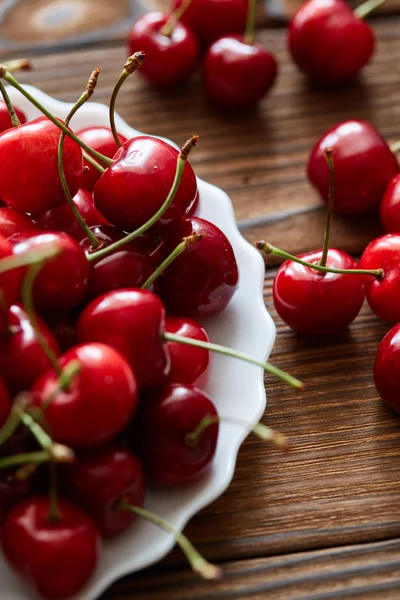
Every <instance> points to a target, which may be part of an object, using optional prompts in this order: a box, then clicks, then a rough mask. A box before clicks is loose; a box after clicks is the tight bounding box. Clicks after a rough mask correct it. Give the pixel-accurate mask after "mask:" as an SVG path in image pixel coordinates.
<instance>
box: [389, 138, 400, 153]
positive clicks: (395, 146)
mask: <svg viewBox="0 0 400 600" xmlns="http://www.w3.org/2000/svg"><path fill="white" fill-rule="evenodd" d="M390 149H391V151H392V152H393V154H396V153H397V152H399V151H400V140H399V141H398V142H395V143H394V144H391V145H390Z"/></svg>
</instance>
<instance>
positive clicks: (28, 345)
mask: <svg viewBox="0 0 400 600" xmlns="http://www.w3.org/2000/svg"><path fill="white" fill-rule="evenodd" d="M8 322H9V326H10V330H9V332H6V333H3V334H0V374H1V376H2V377H3V378H4V381H5V382H6V384H7V386H8V388H9V389H10V391H11V392H12V393H13V394H17V393H18V392H21V391H22V390H30V389H31V387H32V385H33V383H34V382H35V381H36V379H37V378H38V377H39V375H41V374H42V373H43V372H44V371H46V370H47V369H48V368H49V367H50V362H49V359H48V358H47V356H46V354H45V353H44V352H43V350H42V347H41V345H40V344H39V342H38V339H37V335H36V332H35V329H34V327H33V326H32V323H31V321H30V319H29V317H28V315H27V314H26V312H25V310H24V309H23V308H22V306H21V305H19V304H13V305H12V306H11V307H10V310H9V311H8ZM38 326H39V330H40V334H41V336H42V337H43V338H44V340H45V341H46V343H47V344H48V346H49V347H50V349H51V350H52V351H53V353H54V354H55V355H56V356H58V355H59V354H60V349H59V347H58V344H57V342H56V340H55V339H54V337H53V336H52V334H51V332H50V330H49V329H48V327H47V325H46V324H45V323H44V321H42V319H40V318H39V317H38Z"/></svg>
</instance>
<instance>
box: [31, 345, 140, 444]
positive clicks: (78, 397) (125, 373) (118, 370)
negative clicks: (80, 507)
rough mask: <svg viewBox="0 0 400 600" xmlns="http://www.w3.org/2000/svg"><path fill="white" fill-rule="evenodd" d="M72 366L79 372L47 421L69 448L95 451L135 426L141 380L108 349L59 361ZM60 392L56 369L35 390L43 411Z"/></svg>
mask: <svg viewBox="0 0 400 600" xmlns="http://www.w3.org/2000/svg"><path fill="white" fill-rule="evenodd" d="M72 360H77V361H78V362H79V363H80V371H79V373H78V374H77V375H76V376H75V377H74V378H73V380H72V383H71V384H70V386H69V387H68V389H64V390H61V391H58V392H57V393H56V394H55V397H54V400H53V401H52V402H51V404H50V405H49V406H48V408H46V411H45V418H46V423H48V425H49V427H50V430H51V432H52V433H53V435H54V438H55V439H56V440H57V441H58V442H61V443H64V444H66V445H67V446H72V447H76V448H90V447H92V446H96V445H99V444H103V443H105V442H107V441H109V440H112V439H113V438H114V437H116V436H117V435H118V434H119V433H120V432H121V431H122V430H123V429H124V427H126V426H127V425H128V423H129V421H130V420H131V418H132V416H133V414H134V412H135V409H136V404H137V386H136V379H135V376H134V374H133V372H132V369H131V368H130V367H129V365H128V363H127V362H126V360H125V359H124V357H123V356H121V354H120V353H119V352H117V351H116V350H114V349H113V348H110V347H109V346H106V345H104V344H81V345H79V346H75V347H74V348H71V349H70V350H68V352H66V353H65V354H64V355H63V356H62V357H61V358H60V359H59V363H60V366H61V367H62V368H63V367H65V366H66V365H67V364H68V363H70V362H71V361H72ZM57 389H58V376H57V373H56V372H55V371H54V369H49V370H48V371H46V372H45V373H43V374H42V375H41V376H40V377H39V379H38V380H37V381H36V383H35V384H34V386H33V388H32V395H33V401H34V403H35V404H36V405H37V406H41V405H42V404H43V403H45V402H46V399H48V398H49V397H51V396H52V395H53V394H54V392H56V390H57Z"/></svg>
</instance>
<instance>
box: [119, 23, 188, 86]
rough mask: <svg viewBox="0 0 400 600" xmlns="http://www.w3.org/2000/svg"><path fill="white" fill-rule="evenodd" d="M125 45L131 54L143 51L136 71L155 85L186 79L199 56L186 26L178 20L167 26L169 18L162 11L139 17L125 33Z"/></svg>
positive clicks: (169, 83)
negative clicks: (142, 60) (143, 55)
mask: <svg viewBox="0 0 400 600" xmlns="http://www.w3.org/2000/svg"><path fill="white" fill-rule="evenodd" d="M128 44H129V49H130V53H131V54H132V53H133V52H134V51H135V50H138V49H141V50H143V52H144V53H145V55H146V60H145V61H144V63H143V66H142V67H141V69H140V73H141V74H142V75H143V76H144V77H145V78H146V79H147V80H148V81H149V82H150V83H151V84H153V85H155V86H158V87H173V86H176V85H178V84H179V83H181V82H182V81H184V80H185V79H187V77H188V76H189V75H190V74H191V73H192V72H193V71H194V69H195V67H196V64H197V62H198V59H199V56H200V49H199V44H198V41H197V39H196V37H195V36H194V35H193V33H192V32H191V31H190V29H188V28H187V27H186V25H183V24H182V23H179V22H178V23H176V24H174V26H171V27H169V17H168V15H166V14H165V13H162V12H151V13H147V14H145V15H143V16H141V17H139V19H137V20H136V21H135V23H134V24H133V26H132V28H131V30H130V32H129V37H128Z"/></svg>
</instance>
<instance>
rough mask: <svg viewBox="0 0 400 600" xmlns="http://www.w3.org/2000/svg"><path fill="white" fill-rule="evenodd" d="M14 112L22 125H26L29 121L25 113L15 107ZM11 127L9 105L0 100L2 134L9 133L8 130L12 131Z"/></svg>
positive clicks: (0, 127) (0, 130) (0, 129)
mask: <svg viewBox="0 0 400 600" xmlns="http://www.w3.org/2000/svg"><path fill="white" fill-rule="evenodd" d="M14 110H15V113H16V115H17V117H18V120H19V122H20V123H21V125H23V124H24V123H26V121H27V119H26V115H25V113H24V112H22V110H20V109H19V108H17V107H16V106H14ZM11 127H12V123H11V117H10V113H9V112H8V108H7V105H6V103H5V102H4V100H0V133H1V132H3V131H7V129H11Z"/></svg>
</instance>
